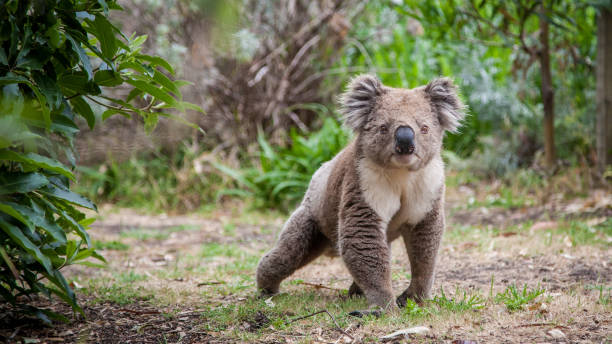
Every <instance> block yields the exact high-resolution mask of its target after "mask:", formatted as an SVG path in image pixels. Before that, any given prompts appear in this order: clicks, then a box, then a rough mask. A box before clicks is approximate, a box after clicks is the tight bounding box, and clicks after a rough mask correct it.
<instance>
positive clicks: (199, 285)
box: [198, 281, 225, 287]
mask: <svg viewBox="0 0 612 344" xmlns="http://www.w3.org/2000/svg"><path fill="white" fill-rule="evenodd" d="M217 284H225V282H223V281H211V282H200V283H198V287H201V286H203V285H217Z"/></svg>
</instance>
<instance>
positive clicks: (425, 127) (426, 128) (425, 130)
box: [421, 125, 429, 134]
mask: <svg viewBox="0 0 612 344" xmlns="http://www.w3.org/2000/svg"><path fill="white" fill-rule="evenodd" d="M428 132H429V127H428V126H426V125H424V126H422V127H421V134H427V133H428Z"/></svg>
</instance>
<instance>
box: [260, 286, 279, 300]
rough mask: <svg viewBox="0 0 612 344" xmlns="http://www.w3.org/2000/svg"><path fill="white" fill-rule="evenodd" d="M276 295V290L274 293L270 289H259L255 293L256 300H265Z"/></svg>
mask: <svg viewBox="0 0 612 344" xmlns="http://www.w3.org/2000/svg"><path fill="white" fill-rule="evenodd" d="M276 294H278V290H276V291H274V290H271V289H264V288H260V289H259V290H258V293H257V298H258V299H267V298H269V297H272V296H274V295H276Z"/></svg>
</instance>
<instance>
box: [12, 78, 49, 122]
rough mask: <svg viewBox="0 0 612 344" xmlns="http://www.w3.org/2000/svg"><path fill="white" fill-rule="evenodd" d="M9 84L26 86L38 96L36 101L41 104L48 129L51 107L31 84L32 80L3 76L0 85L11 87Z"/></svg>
mask: <svg viewBox="0 0 612 344" xmlns="http://www.w3.org/2000/svg"><path fill="white" fill-rule="evenodd" d="M9 84H25V85H27V86H28V87H30V89H31V90H32V92H34V95H36V99H38V103H39V104H40V108H41V111H42V113H43V118H44V119H45V126H46V127H47V128H48V127H49V126H50V125H51V111H50V110H49V106H48V105H47V100H46V98H45V97H44V96H43V94H42V93H41V92H40V90H39V89H38V87H36V86H35V85H34V84H32V83H31V82H30V80H28V79H26V78H24V77H22V76H3V77H0V85H9Z"/></svg>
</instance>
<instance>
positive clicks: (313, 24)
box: [249, 0, 344, 73]
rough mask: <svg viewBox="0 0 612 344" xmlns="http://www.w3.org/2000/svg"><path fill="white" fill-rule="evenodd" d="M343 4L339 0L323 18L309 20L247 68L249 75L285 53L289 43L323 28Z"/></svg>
mask: <svg viewBox="0 0 612 344" xmlns="http://www.w3.org/2000/svg"><path fill="white" fill-rule="evenodd" d="M343 2H344V0H340V1H339V2H338V3H336V4H335V6H334V8H333V9H331V10H328V11H326V12H325V13H324V15H323V16H321V17H319V18H315V19H313V20H311V21H310V22H309V23H308V24H306V25H305V26H304V27H303V28H302V29H300V30H299V31H298V32H296V33H295V34H294V35H293V36H291V38H290V39H289V40H287V41H285V42H283V43H281V44H280V45H279V46H278V47H276V48H275V49H274V50H272V51H271V52H270V53H269V54H268V55H266V56H265V57H264V58H262V59H261V60H259V61H257V62H256V63H254V64H253V65H252V66H251V68H249V72H250V73H255V72H256V71H258V70H259V68H261V67H262V66H264V65H265V64H266V63H268V61H270V60H271V59H273V58H274V57H276V56H278V55H279V54H281V53H282V52H283V51H285V48H286V47H287V46H289V44H290V43H293V42H296V41H298V40H299V39H301V38H302V36H304V35H305V34H306V33H307V32H309V31H311V30H313V29H315V30H319V29H321V27H322V26H323V25H322V24H323V23H324V22H326V21H328V20H329V18H331V17H332V15H333V14H334V13H336V12H338V11H339V9H340V7H341V6H342V3H343Z"/></svg>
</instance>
